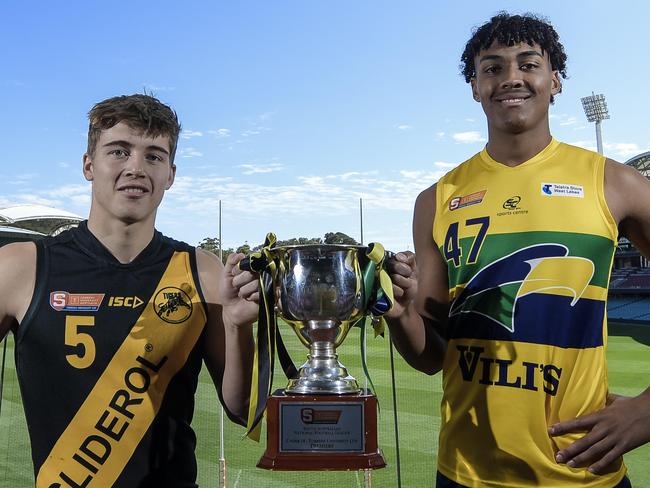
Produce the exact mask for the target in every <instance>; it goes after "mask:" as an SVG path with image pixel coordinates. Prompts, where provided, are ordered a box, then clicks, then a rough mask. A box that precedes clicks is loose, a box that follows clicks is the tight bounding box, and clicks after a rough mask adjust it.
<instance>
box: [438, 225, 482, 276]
mask: <svg viewBox="0 0 650 488" xmlns="http://www.w3.org/2000/svg"><path fill="white" fill-rule="evenodd" d="M459 225H460V222H453V223H451V224H449V228H448V229H447V235H446V236H445V244H444V246H443V254H444V256H445V259H446V260H447V261H452V262H453V263H454V266H455V267H456V268H458V267H459V266H460V258H461V257H462V256H463V248H462V247H461V244H460V239H459V237H458V234H459V232H458V228H459ZM465 225H466V226H475V225H480V227H479V229H478V233H477V234H476V236H474V241H473V242H472V247H471V248H470V251H469V256H468V257H467V261H466V263H465V264H474V263H475V262H476V260H477V259H478V255H479V253H480V252H481V246H482V245H483V241H484V240H485V236H486V235H487V230H488V227H490V217H477V218H475V219H468V220H466V221H465Z"/></svg>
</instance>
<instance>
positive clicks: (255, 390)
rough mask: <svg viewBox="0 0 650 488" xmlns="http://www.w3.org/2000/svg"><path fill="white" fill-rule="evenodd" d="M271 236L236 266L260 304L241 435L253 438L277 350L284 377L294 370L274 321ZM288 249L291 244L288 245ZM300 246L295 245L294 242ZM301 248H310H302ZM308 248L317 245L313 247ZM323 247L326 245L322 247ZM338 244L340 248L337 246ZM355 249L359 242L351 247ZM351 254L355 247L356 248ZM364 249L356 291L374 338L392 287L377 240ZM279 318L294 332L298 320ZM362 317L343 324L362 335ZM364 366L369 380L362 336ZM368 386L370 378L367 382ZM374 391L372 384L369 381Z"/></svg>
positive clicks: (275, 253)
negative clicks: (251, 279)
mask: <svg viewBox="0 0 650 488" xmlns="http://www.w3.org/2000/svg"><path fill="white" fill-rule="evenodd" d="M276 242H277V239H276V236H275V235H274V234H273V233H268V234H267V236H266V239H265V241H264V245H263V247H262V249H261V250H260V251H257V252H254V253H251V254H249V256H248V257H247V258H245V259H244V260H242V262H241V263H240V265H239V266H240V268H241V269H245V270H250V271H253V272H256V273H258V274H259V284H260V290H259V293H260V308H259V316H258V323H257V339H256V341H255V356H254V365H253V377H252V381H251V393H250V404H249V411H248V420H247V425H246V429H247V432H246V435H247V436H248V437H250V438H251V439H253V440H256V441H259V438H260V432H261V420H262V417H263V416H264V413H265V409H266V401H267V398H268V396H269V395H270V394H271V390H272V388H273V370H274V366H275V355H276V353H277V355H278V358H279V360H280V363H281V365H282V369H283V371H284V373H285V375H286V376H287V378H288V379H289V380H292V379H294V378H297V377H298V376H299V375H298V370H297V369H296V367H295V366H294V364H293V361H292V360H291V357H290V356H289V354H288V352H287V350H286V348H285V346H284V342H283V340H282V336H281V334H280V329H279V328H278V325H277V314H276V312H275V303H276V296H275V283H276V282H277V279H278V275H279V274H280V275H281V274H283V273H285V272H286V271H287V270H286V269H285V268H284V261H283V260H282V259H281V258H280V255H281V251H282V249H287V248H283V247H281V246H280V247H276ZM289 247H293V246H289ZM296 247H300V246H296ZM305 247H309V245H308V246H305ZM313 247H318V245H314V246H313ZM323 247H327V245H324V246H323ZM342 247H343V246H342ZM355 247H357V248H358V247H359V246H355ZM355 252H356V251H355ZM361 252H363V253H364V254H363V256H362V257H363V259H362V260H360V261H363V267H362V269H361V270H360V272H361V275H362V276H361V282H362V283H361V284H360V285H361V286H360V289H359V290H358V291H359V292H360V293H361V295H360V296H359V297H358V298H359V302H360V303H359V309H360V310H363V311H366V310H367V311H368V312H369V313H370V314H371V315H372V322H373V327H374V328H375V337H376V336H377V335H382V336H383V331H384V328H385V319H384V318H383V314H385V313H386V312H388V311H389V310H390V309H391V308H392V306H393V289H392V283H391V280H390V277H389V276H388V273H387V272H386V270H385V269H384V262H385V257H386V254H387V253H386V252H385V251H384V248H383V246H382V245H381V244H377V243H373V244H370V245H369V246H367V247H366V248H365V249H364V248H361V249H360V253H361ZM283 319H284V320H285V321H287V322H289V323H290V325H292V326H293V327H294V329H295V330H296V331H298V330H299V329H298V328H297V324H298V322H295V321H292V320H290V319H287V318H286V317H284V316H283ZM366 319H367V317H365V316H363V317H361V318H360V319H359V318H355V319H354V323H351V321H342V324H343V325H344V326H345V327H346V328H349V327H350V326H353V325H359V326H360V327H361V333H362V334H364V333H365V323H366ZM362 337H363V336H362ZM361 352H362V363H363V370H364V373H365V374H366V377H367V378H368V380H369V381H370V375H369V373H368V368H367V365H366V361H365V346H364V342H363V340H362V344H361ZM370 384H371V385H372V381H370ZM372 389H373V391H374V385H372Z"/></svg>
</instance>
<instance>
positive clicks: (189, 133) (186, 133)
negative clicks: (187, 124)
mask: <svg viewBox="0 0 650 488" xmlns="http://www.w3.org/2000/svg"><path fill="white" fill-rule="evenodd" d="M201 136H203V132H201V131H198V130H184V131H183V132H182V133H181V139H191V138H192V137H201Z"/></svg>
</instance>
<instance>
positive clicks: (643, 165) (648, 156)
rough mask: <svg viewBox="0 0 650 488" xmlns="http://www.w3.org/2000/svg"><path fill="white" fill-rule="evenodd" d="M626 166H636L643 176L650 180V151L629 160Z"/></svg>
mask: <svg viewBox="0 0 650 488" xmlns="http://www.w3.org/2000/svg"><path fill="white" fill-rule="evenodd" d="M625 164H629V165H630V166H634V167H635V168H636V169H638V170H639V171H640V172H641V174H643V175H645V176H646V177H648V178H650V151H648V152H644V153H641V154H638V155H637V156H634V157H633V158H630V159H628V160H627V161H626V162H625Z"/></svg>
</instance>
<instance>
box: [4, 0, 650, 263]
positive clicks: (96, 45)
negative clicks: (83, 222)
mask: <svg viewBox="0 0 650 488" xmlns="http://www.w3.org/2000/svg"><path fill="white" fill-rule="evenodd" d="M502 9H503V10H508V11H511V12H516V13H520V12H525V11H532V12H536V13H539V14H542V15H544V16H546V17H547V18H549V19H550V20H551V21H552V22H553V24H554V25H555V27H556V29H557V30H558V32H559V33H560V37H561V40H562V42H563V43H564V46H565V49H566V51H567V54H568V56H569V59H568V73H569V79H567V80H565V81H564V89H563V93H562V94H561V95H560V96H558V97H557V99H556V103H555V105H554V106H553V107H552V109H551V117H552V118H551V129H552V133H553V134H554V136H555V137H557V138H558V139H560V140H563V141H565V142H569V143H573V144H577V145H580V146H583V147H590V148H595V135H594V127H593V124H588V123H587V122H586V119H585V116H584V114H583V111H582V106H581V104H580V97H583V96H586V95H589V94H591V92H592V91H594V92H595V93H604V94H605V96H606V97H607V101H608V105H609V109H610V113H611V117H612V118H611V120H607V121H605V122H603V138H604V142H605V153H606V154H607V155H608V156H609V157H612V158H613V159H616V160H618V161H621V162H623V161H626V160H627V159H628V158H630V157H632V156H634V155H635V154H638V153H640V152H644V151H648V150H650V122H649V118H648V114H650V95H649V94H648V89H647V86H648V84H649V83H650V63H649V62H648V54H647V42H646V41H647V29H648V26H647V19H648V18H650V6H648V3H647V2H645V1H640V0H639V1H619V2H616V3H612V2H603V1H572V2H568V1H555V0H552V1H545V2H526V1H518V2H512V1H504V2H491V1H465V2H442V1H438V2H436V1H433V0H431V1H423V0H422V1H421V0H413V1H409V0H405V1H402V2H396V1H343V0H328V1H325V0H322V1H316V0H312V1H307V0H303V1H297V0H295V1H281V0H277V1H269V0H266V1H238V2H236V1H230V2H226V1H215V0H212V1H207V0H201V1H191V0H188V1H186V2H178V1H175V2H169V1H165V0H163V1H158V2H155V3H154V2H140V1H137V0H136V1H130V2H124V1H122V0H116V1H112V2H96V1H88V0H86V1H83V2H82V1H78V0H69V1H66V2H46V1H24V2H21V1H13V0H7V1H4V2H2V4H1V6H0V19H2V27H1V28H0V46H1V47H0V53H1V58H2V60H3V63H2V67H1V68H0V107H1V108H2V118H0V131H1V133H2V134H3V148H4V150H3V153H2V157H1V158H0V181H2V186H1V190H0V207H4V206H8V205H13V204H20V203H39V204H46V205H51V206H55V207H59V208H62V209H65V210H68V211H71V212H75V213H77V214H79V215H82V216H85V215H87V213H88V209H89V203H90V186H89V184H88V183H87V182H86V181H85V180H84V179H83V177H82V175H81V156H82V154H83V152H84V150H85V144H86V130H87V120H86V113H87V111H88V109H89V108H90V107H91V106H92V105H93V104H94V103H95V102H97V101H100V100H102V99H104V98H107V97H110V96H113V95H118V94H130V93H135V92H142V90H143V89H144V88H146V89H147V90H150V91H152V92H153V93H154V94H155V95H156V96H157V97H158V98H160V99H161V100H162V101H164V102H165V103H168V104H170V105H171V106H172V107H174V108H175V109H176V111H177V112H178V115H179V117H180V119H181V122H182V124H183V128H184V132H183V134H182V136H181V139H180V142H179V150H178V154H177V159H176V163H177V166H178V172H177V180H176V183H175V185H174V187H173V188H172V189H171V190H170V191H169V192H168V194H167V195H166V197H165V201H164V202H163V205H162V207H161V209H160V210H159V213H158V225H157V227H158V228H159V229H160V230H161V231H163V232H164V233H166V234H168V235H171V236H173V237H175V238H177V239H182V240H185V241H187V242H190V243H191V244H197V243H198V242H199V241H200V240H201V239H202V238H204V237H207V236H216V235H217V233H218V202H219V200H221V201H222V208H223V221H222V229H223V241H224V245H225V246H226V247H229V246H237V245H239V244H241V243H243V242H248V243H249V244H251V245H256V244H259V243H261V242H262V241H263V240H264V236H265V235H266V232H268V231H274V232H275V233H276V234H277V235H278V237H279V238H280V239H284V238H290V237H299V236H304V237H316V236H323V235H324V234H325V233H326V232H330V231H342V232H345V233H347V234H349V235H351V236H353V237H355V238H357V239H359V237H360V235H359V198H363V206H364V241H365V242H371V241H379V242H382V243H384V244H385V245H386V247H388V248H391V249H394V250H400V249H405V248H410V249H412V248H413V246H412V241H411V219H412V208H413V203H414V201H415V197H416V196H417V194H418V193H419V192H420V191H422V190H423V189H424V188H426V187H428V186H430V185H431V184H433V183H434V182H435V181H436V180H437V179H438V178H439V177H440V176H441V175H442V174H444V173H445V172H446V171H448V170H449V169H450V168H452V167H453V166H455V165H456V164H458V163H459V162H462V161H463V160H465V159H467V158H468V157H470V156H471V155H472V154H474V153H475V152H477V151H479V150H480V149H481V148H482V147H483V146H484V144H485V142H486V136H487V131H486V125H485V118H484V116H483V112H482V111H481V108H480V105H479V104H477V103H476V102H474V101H473V100H472V97H471V93H470V90H469V86H468V85H466V84H465V82H464V80H463V79H462V78H461V76H460V75H459V72H458V64H459V58H460V54H461V52H462V50H463V48H464V45H465V42H466V41H467V40H468V38H469V37H470V35H471V30H472V28H473V27H475V26H478V25H480V24H482V23H483V22H484V21H486V20H487V19H488V18H489V17H490V16H491V15H493V14H494V13H496V12H497V11H499V10H502Z"/></svg>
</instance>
